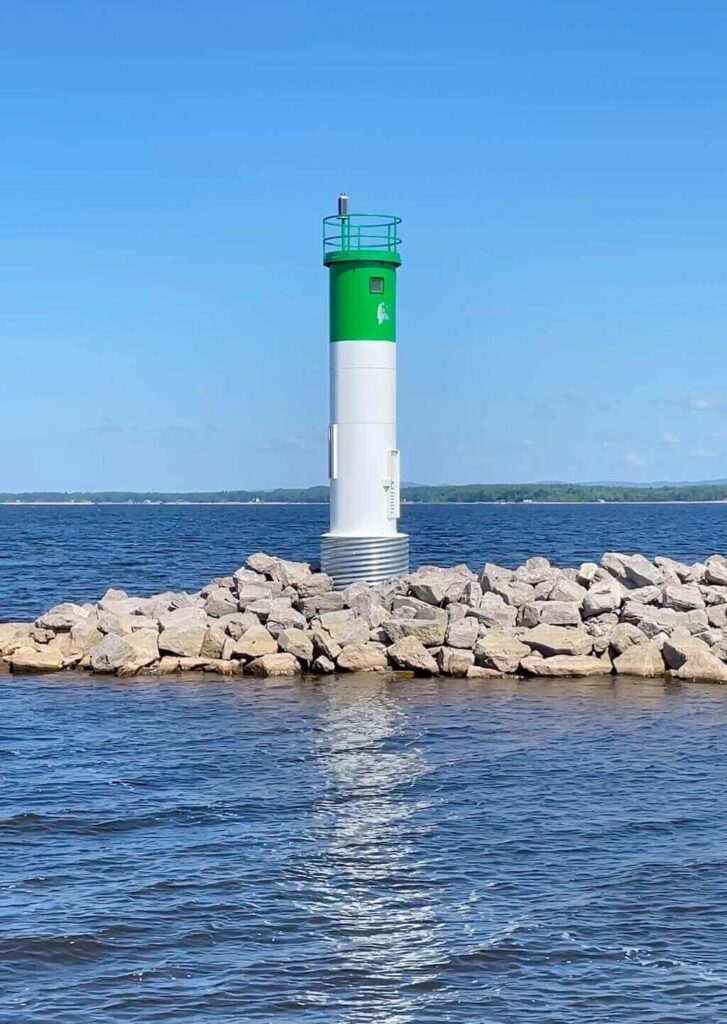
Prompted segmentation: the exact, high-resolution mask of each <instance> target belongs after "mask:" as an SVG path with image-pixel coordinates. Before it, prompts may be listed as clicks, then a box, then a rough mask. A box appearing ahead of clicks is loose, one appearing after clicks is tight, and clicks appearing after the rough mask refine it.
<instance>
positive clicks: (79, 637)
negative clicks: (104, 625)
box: [69, 616, 103, 656]
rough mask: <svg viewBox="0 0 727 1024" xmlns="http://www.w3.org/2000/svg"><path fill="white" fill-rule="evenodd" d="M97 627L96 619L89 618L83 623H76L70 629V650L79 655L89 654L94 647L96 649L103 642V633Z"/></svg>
mask: <svg viewBox="0 0 727 1024" xmlns="http://www.w3.org/2000/svg"><path fill="white" fill-rule="evenodd" d="M97 627H98V619H97V618H96V617H95V616H94V617H93V618H92V617H90V616H89V618H88V619H86V620H85V621H83V622H77V623H76V625H75V626H72V627H71V632H70V634H69V635H70V638H71V646H72V650H73V651H75V652H77V653H78V654H79V655H81V656H83V655H84V654H90V652H91V651H92V650H93V648H94V647H97V646H98V645H99V644H100V643H101V641H102V640H103V633H102V632H101V630H100V629H98V628H97Z"/></svg>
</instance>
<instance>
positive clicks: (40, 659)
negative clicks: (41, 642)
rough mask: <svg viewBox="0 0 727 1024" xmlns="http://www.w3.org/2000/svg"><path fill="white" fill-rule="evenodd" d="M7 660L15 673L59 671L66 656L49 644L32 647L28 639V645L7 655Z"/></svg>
mask: <svg viewBox="0 0 727 1024" xmlns="http://www.w3.org/2000/svg"><path fill="white" fill-rule="evenodd" d="M6 661H7V663H8V665H9V666H10V671H11V672H14V673H26V672H27V673H30V672H33V673H35V672H59V671H60V670H61V669H62V668H63V667H64V665H65V663H66V658H65V656H64V654H63V652H62V651H61V650H54V649H52V648H50V647H48V646H42V647H31V646H30V642H29V641H28V645H27V646H25V647H18V648H16V649H15V650H14V651H13V653H12V654H9V655H7V657H6Z"/></svg>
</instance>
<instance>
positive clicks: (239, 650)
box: [234, 626, 278, 658]
mask: <svg viewBox="0 0 727 1024" xmlns="http://www.w3.org/2000/svg"><path fill="white" fill-rule="evenodd" d="M277 650H278V642H277V640H276V639H275V638H274V637H273V636H272V635H271V634H270V633H269V632H268V631H267V629H266V628H265V626H250V628H249V629H247V630H245V632H244V633H243V634H242V636H241V637H240V639H239V640H238V641H236V643H235V647H234V653H235V655H236V656H237V657H238V658H240V657H242V658H261V657H264V656H265V655H266V654H275V653H276V652H277Z"/></svg>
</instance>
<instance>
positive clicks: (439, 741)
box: [0, 505, 727, 1024]
mask: <svg viewBox="0 0 727 1024" xmlns="http://www.w3.org/2000/svg"><path fill="white" fill-rule="evenodd" d="M326 511H327V510H326V509H325V508H323V507H320V506H314V507H280V508H271V507H258V508H248V507H225V508H215V507H208V508H193V507H187V506H185V507H175V508H157V507H154V508H104V507H90V508H89V507H84V508H72V509H67V508H2V507H0V619H2V618H12V617H22V616H29V615H34V614H36V613H37V612H38V611H39V610H40V609H41V608H44V607H46V606H47V605H49V604H51V603H52V602H53V601H56V600H60V599H61V598H68V597H75V598H78V599H86V598H95V597H98V596H99V594H100V593H102V592H103V590H105V589H106V587H107V586H108V585H109V584H114V585H121V586H125V587H127V588H128V589H130V590H134V591H136V592H147V593H148V592H153V591H154V590H162V589H166V588H168V587H175V588H176V587H197V586H199V585H200V584H201V583H203V582H205V581H206V580H208V579H209V578H210V577H211V576H213V575H215V574H218V573H227V572H230V571H231V570H232V569H234V568H235V567H236V566H237V565H238V564H240V563H241V562H242V561H243V559H244V557H245V555H246V554H247V553H249V552H250V551H252V550H257V549H261V548H262V549H268V550H270V551H272V552H279V553H282V554H287V555H293V556H296V557H315V555H316V549H317V536H318V533H319V532H320V530H321V529H322V528H323V525H324V523H325V517H326ZM726 516H727V507H725V506H708V505H693V506H618V507H611V506H506V507H501V506H494V507H493V506H475V507H471V506H470V507H467V506H456V507H450V506H439V507H432V506H427V507H412V506H409V507H407V509H406V514H405V526H406V528H407V529H408V530H410V531H411V534H412V547H413V554H414V560H415V561H416V562H422V561H427V562H428V561H435V562H442V563H446V562H456V561H468V562H469V563H470V564H471V565H473V567H479V565H480V564H481V563H482V562H484V560H485V559H491V560H496V561H500V562H504V563H505V564H515V563H517V562H519V561H522V560H523V559H524V558H526V557H527V556H528V555H531V554H536V553H537V554H547V555H549V556H550V557H552V558H553V559H554V560H557V561H559V562H561V563H562V564H568V563H570V564H575V563H577V562H580V561H581V560H583V559H585V558H590V557H594V556H598V555H599V554H600V553H601V552H602V551H603V550H604V549H608V548H615V549H626V550H641V551H644V552H645V553H647V554H656V553H658V552H663V553H667V554H671V555H673V556H675V557H679V558H684V559H686V560H689V559H696V558H698V557H703V556H704V555H706V554H708V553H710V552H712V551H714V550H720V547H722V549H723V544H724V537H725V531H724V526H725V517H726ZM726 749H727V688H724V687H719V686H714V687H708V686H684V687H679V686H676V685H671V684H664V683H662V682H654V683H643V684H638V683H633V682H628V681H624V680H614V679H613V678H608V679H603V680H595V681H588V682H585V683H581V682H578V681H567V682H564V681H557V680H553V681H529V682H524V681H520V682H518V681H514V680H501V681H486V682H481V681H478V682H475V681H472V682H468V681H462V680H451V679H450V680H446V681H444V680H411V681H407V680H397V679H393V678H389V677H379V676H375V677H361V676H357V677H341V678H331V679H325V680H296V681H278V682H275V681H261V680H252V679H246V678H236V679H231V680H223V679H220V678H219V677H213V678H211V677H207V676H205V677H190V678H187V679H185V678H173V679H169V680H152V679H146V680H144V679H141V680H140V679H134V680H128V681H118V680H114V679H104V678H93V677H89V676H83V677H81V676H74V675H71V674H63V675H60V676H54V677H38V678H23V677H10V676H3V677H0V1021H2V1024H5V1022H6V1021H7V1022H8V1024H14V1022H19V1024H86V1022H96V1021H97V1022H99V1024H121V1022H124V1024H127V1022H128V1024H132V1022H133V1024H155V1022H159V1024H245V1022H248V1021H249V1022H265V1024H268V1022H271V1024H272V1022H275V1024H278V1022H279V1024H523V1022H528V1024H606V1022H609V1024H695V1022H699V1024H715V1022H718V1021H722V1020H725V1019H727V916H726V915H725V913H724V907H725V904H726V903H727V826H726V825H725V821H726V820H727V756H725V750H726Z"/></svg>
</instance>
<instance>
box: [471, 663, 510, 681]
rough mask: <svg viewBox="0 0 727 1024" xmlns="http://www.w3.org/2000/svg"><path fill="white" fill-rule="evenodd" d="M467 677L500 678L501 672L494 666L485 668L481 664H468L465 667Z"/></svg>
mask: <svg viewBox="0 0 727 1024" xmlns="http://www.w3.org/2000/svg"><path fill="white" fill-rule="evenodd" d="M467 678H468V679H502V672H498V671H497V669H496V668H485V667H484V666H483V665H470V667H469V668H468V669H467Z"/></svg>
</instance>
